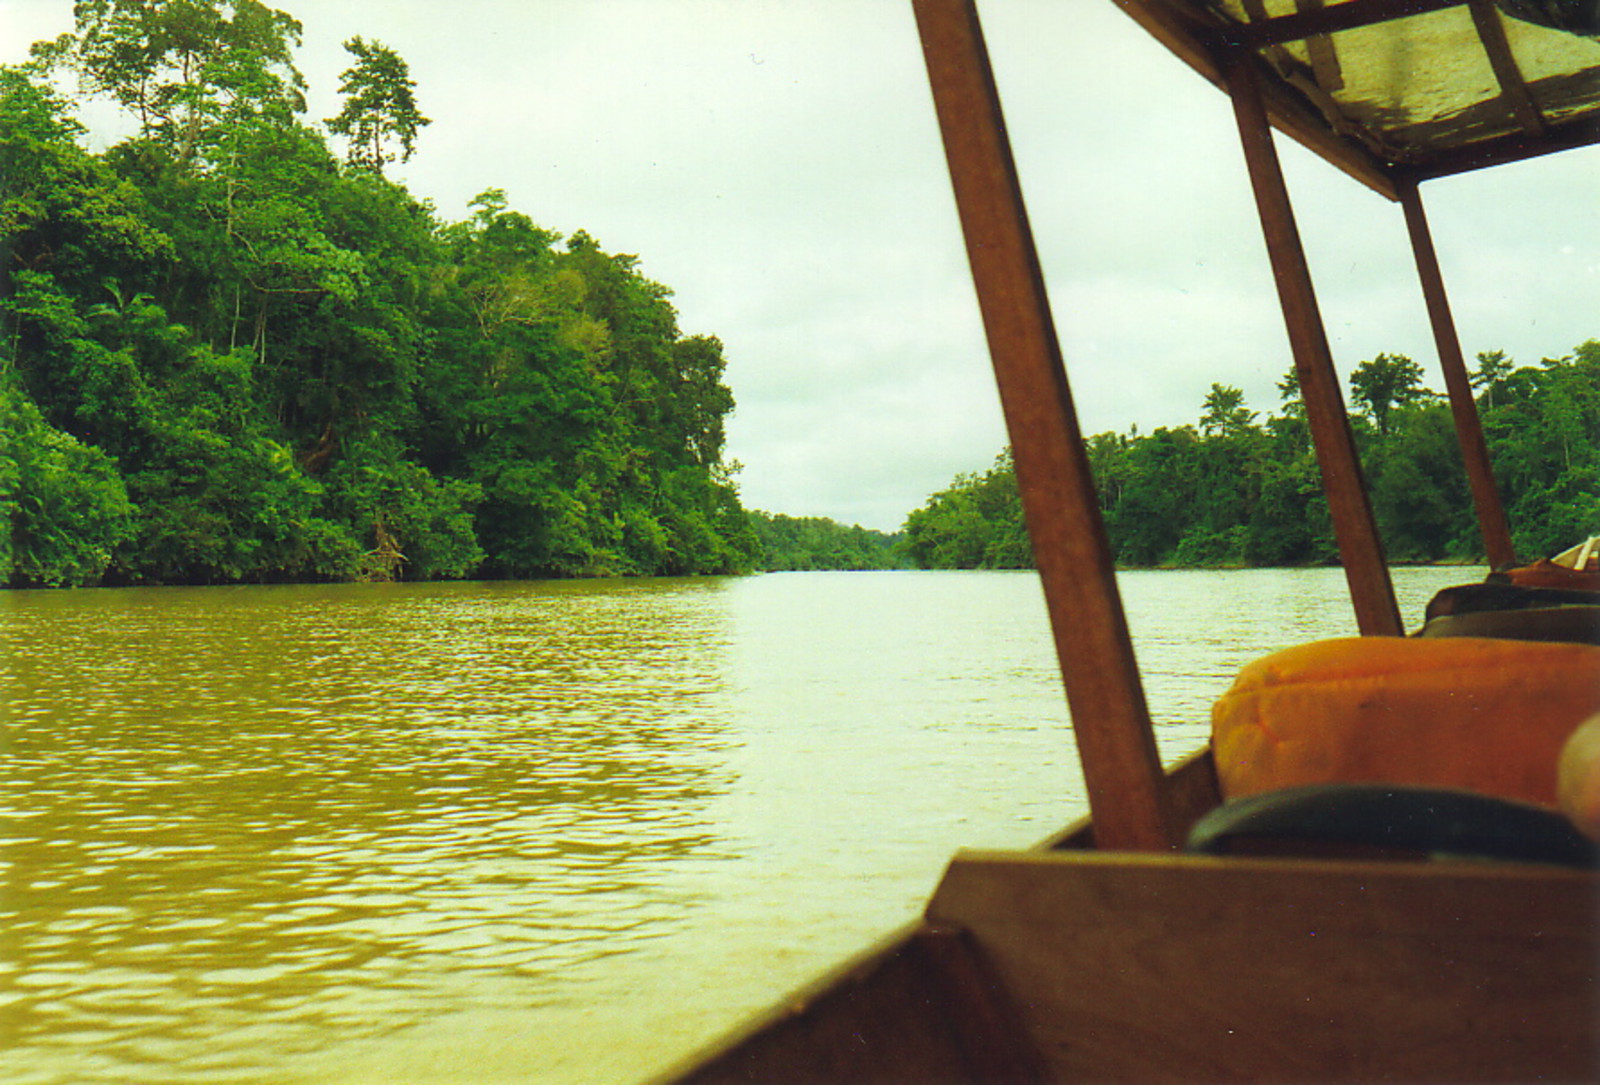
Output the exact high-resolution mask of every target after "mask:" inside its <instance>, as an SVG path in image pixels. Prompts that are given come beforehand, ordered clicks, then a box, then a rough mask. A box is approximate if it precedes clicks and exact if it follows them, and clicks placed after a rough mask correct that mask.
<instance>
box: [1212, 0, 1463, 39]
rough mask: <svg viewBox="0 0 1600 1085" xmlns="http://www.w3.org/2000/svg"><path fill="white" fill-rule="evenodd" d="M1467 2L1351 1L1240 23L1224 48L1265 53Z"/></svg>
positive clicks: (1225, 35)
mask: <svg viewBox="0 0 1600 1085" xmlns="http://www.w3.org/2000/svg"><path fill="white" fill-rule="evenodd" d="M1465 2H1466V0H1348V2H1347V3H1343V4H1336V5H1334V6H1332V7H1326V8H1321V9H1318V10H1316V11H1301V12H1296V13H1295V14H1293V15H1279V16H1278V17H1276V18H1273V19H1263V20H1259V21H1256V22H1249V23H1238V24H1236V25H1234V26H1230V27H1228V28H1227V29H1226V30H1225V31H1223V33H1222V34H1221V44H1222V45H1223V46H1225V47H1230V48H1245V49H1261V48H1264V47H1266V46H1268V45H1281V44H1282V43H1283V42H1286V41H1304V40H1306V39H1307V38H1316V37H1321V36H1322V35H1324V34H1336V33H1338V32H1339V31H1341V30H1354V29H1356V28H1357V27H1362V26H1373V25H1374V24H1377V23H1388V22H1393V21H1394V20H1396V19H1406V18H1409V17H1411V16H1413V15H1425V14H1427V13H1428V12H1430V11H1440V10H1442V9H1444V8H1454V7H1460V6H1461V5H1462V4H1463V3H1465Z"/></svg>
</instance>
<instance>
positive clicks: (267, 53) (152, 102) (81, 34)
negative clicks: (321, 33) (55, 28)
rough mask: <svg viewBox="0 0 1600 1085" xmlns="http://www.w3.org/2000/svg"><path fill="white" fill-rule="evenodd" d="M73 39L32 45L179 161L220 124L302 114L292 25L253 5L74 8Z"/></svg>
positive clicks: (114, 1) (190, 156)
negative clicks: (130, 116) (247, 117)
mask: <svg viewBox="0 0 1600 1085" xmlns="http://www.w3.org/2000/svg"><path fill="white" fill-rule="evenodd" d="M73 13H74V15H75V16H76V21H77V25H76V33H75V34H67V35H62V36H61V37H60V38H58V39H56V40H55V41H54V42H50V43H43V44H41V45H40V46H36V47H35V50H34V52H35V54H36V55H38V56H40V57H42V58H43V59H46V60H49V61H52V62H57V63H64V64H67V65H70V66H71V67H73V68H75V69H76V70H77V71H78V73H79V74H80V76H81V78H82V79H83V81H84V83H85V84H86V85H87V87H88V89H89V90H91V91H92V92H94V93H103V94H106V95H108V96H110V97H111V98H112V100H114V101H115V102H116V103H117V104H118V105H120V106H122V107H123V108H124V109H126V110H128V111H129V112H131V113H133V114H134V116H136V117H137V118H138V119H139V126H140V130H141V132H142V134H143V135H145V136H147V137H149V138H152V139H154V140H156V141H158V142H159V143H161V144H163V145H164V146H166V147H167V148H168V149H169V150H170V151H171V152H172V153H173V155H174V157H175V158H176V159H177V160H178V161H179V162H182V163H186V164H187V163H189V162H191V161H192V160H194V159H195V158H196V157H197V155H198V154H199V153H200V152H201V151H202V150H203V148H204V147H205V145H206V144H207V143H208V142H209V141H210V139H211V137H212V136H213V135H214V133H215V129H216V127H217V126H218V125H219V124H221V123H222V122H223V121H224V120H226V119H228V118H232V119H235V120H237V119H238V118H239V117H241V116H245V115H267V116H272V117H275V118H278V119H287V118H289V117H291V116H292V115H294V114H296V113H300V112H302V111H304V109H305V96H304V90H305V80H304V79H303V78H302V77H301V75H300V72H299V70H298V69H297V68H296V67H295V66H294V57H293V51H294V48H295V46H297V45H299V44H300V33H301V26H300V23H299V22H298V21H297V20H296V19H295V18H294V17H293V16H291V15H289V14H287V13H285V12H282V11H278V10H276V9H274V8H269V7H267V6H266V5H264V4H261V3H259V2H258V0H82V2H81V3H78V4H76V5H74V7H73Z"/></svg>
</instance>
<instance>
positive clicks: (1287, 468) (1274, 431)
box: [901, 340, 1600, 569]
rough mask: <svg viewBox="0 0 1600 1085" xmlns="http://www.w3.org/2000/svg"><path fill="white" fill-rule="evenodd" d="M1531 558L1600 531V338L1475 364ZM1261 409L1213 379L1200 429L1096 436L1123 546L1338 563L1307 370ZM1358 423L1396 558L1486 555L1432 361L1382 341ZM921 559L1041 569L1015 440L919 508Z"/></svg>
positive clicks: (1170, 554)
mask: <svg viewBox="0 0 1600 1085" xmlns="http://www.w3.org/2000/svg"><path fill="white" fill-rule="evenodd" d="M1471 379H1472V384H1473V386H1474V388H1476V389H1477V404H1478V411H1479V415H1480V417H1481V418H1482V420H1483V427H1484V437H1485V441H1486V443H1487V444H1488V448H1489V459H1490V462H1491V463H1492V464H1493V466H1494V471H1495V475H1496V480H1497V482H1498V485H1499V489H1500V495H1501V500H1502V502H1503V503H1504V505H1505V508H1506V514H1507V517H1508V518H1509V519H1510V521H1511V526H1512V531H1513V541H1514V543H1515V547H1516V551H1517V553H1518V555H1519V556H1521V557H1522V558H1524V559H1533V558H1538V557H1543V556H1547V555H1549V554H1553V553H1556V552H1558V551H1560V550H1563V549H1565V548H1567V547H1568V546H1571V545H1572V544H1573V543H1574V542H1576V541H1578V540H1581V539H1583V538H1584V537H1586V536H1588V535H1592V534H1594V533H1595V532H1596V531H1600V341H1597V340H1589V341H1588V342H1585V343H1583V344H1581V345H1579V346H1578V347H1576V348H1574V350H1573V352H1572V353H1571V354H1570V355H1568V356H1565V357H1561V358H1546V359H1544V360H1542V361H1541V362H1540V363H1539V364H1538V365H1531V366H1520V367H1519V366H1516V365H1515V363H1514V362H1513V361H1512V360H1511V359H1510V358H1508V357H1507V356H1506V355H1505V354H1504V352H1502V351H1485V352H1483V353H1480V354H1478V356H1477V360H1476V367H1475V369H1474V371H1473V373H1472V375H1471ZM1278 390H1279V392H1280V393H1281V394H1282V397H1283V402H1282V404H1281V405H1280V408H1279V411H1278V413H1276V414H1272V415H1269V416H1268V417H1267V418H1266V419H1265V420H1264V421H1261V420H1259V419H1260V415H1259V413H1258V412H1256V411H1253V410H1251V409H1249V407H1248V406H1246V404H1245V402H1244V395H1243V393H1242V392H1241V391H1240V390H1239V389H1238V388H1234V387H1231V386H1228V385H1221V384H1213V385H1212V386H1211V391H1210V393H1209V394H1208V395H1207V396H1206V398H1205V402H1204V404H1203V405H1202V408H1201V410H1202V413H1201V415H1200V419H1199V422H1198V425H1185V426H1178V427H1173V428H1165V427H1164V428H1161V429H1157V430H1155V431H1154V432H1152V433H1149V434H1146V435H1139V434H1138V433H1136V432H1132V433H1128V434H1118V433H1101V434H1097V435H1095V436H1093V437H1091V438H1089V439H1088V441H1087V442H1086V444H1087V448H1088V454H1089V461H1090V464H1091V467H1092V468H1093V471H1094V474H1095V479H1096V484H1097V487H1098V496H1099V503H1100V510H1101V513H1102V514H1103V516H1104V518H1105V524H1106V532H1107V535H1108V536H1109V539H1110V543H1111V548H1112V553H1113V555H1114V556H1115V559H1116V561H1117V562H1118V564H1120V565H1124V566H1132V567H1196V566H1211V567H1231V566H1273V565H1290V566H1292V565H1315V564H1328V563H1333V562H1335V561H1337V560H1338V552H1337V549H1336V547H1335V544H1334V540H1333V530H1332V524H1331V521H1330V519H1329V515H1328V506H1327V503H1326V500H1325V499H1324V497H1323V494H1322V484H1321V476H1320V473H1319V470H1318V467H1317V462H1316V455H1315V452H1314V451H1313V449H1312V446H1311V439H1310V431H1309V428H1308V426H1307V422H1306V418H1305V410H1304V406H1303V404H1302V403H1301V400H1300V389H1299V383H1298V381H1297V379H1296V377H1295V374H1294V372H1293V371H1290V373H1289V374H1288V375H1287V376H1286V377H1285V378H1284V379H1283V380H1282V381H1281V382H1280V383H1279V385H1278ZM1350 402H1351V405H1352V406H1353V407H1354V411H1353V413H1352V416H1351V426H1352V429H1353V431H1354V434H1355V438H1356V444H1357V448H1358V450H1359V452H1360V456H1361V461H1362V465H1363V471H1364V473H1365V475H1366V479H1367V484H1368V488H1369V491H1370V494H1371V500H1372V506H1373V514H1374V516H1375V518H1376V520H1377V523H1378V530H1379V533H1380V535H1381V536H1382V538H1383V541H1384V545H1385V548H1386V551H1387V554H1388V557H1389V559H1390V560H1391V561H1397V562H1435V561H1469V560H1481V558H1482V556H1483V546H1482V542H1481V540H1480V537H1479V534H1478V528H1477V520H1476V516H1475V513H1474V511H1473V506H1472V499H1471V495H1470V493H1469V491H1468V487H1467V480H1466V475H1465V472H1464V469H1463V467H1462V464H1461V454H1460V451H1459V448H1458V445H1457V443H1456V438H1455V432H1454V429H1453V426H1452V423H1451V418H1450V410H1449V407H1448V405H1447V404H1446V402H1445V401H1444V398H1443V397H1442V396H1441V395H1440V394H1438V393H1437V392H1434V391H1432V390H1430V389H1428V388H1427V387H1425V386H1424V385H1423V383H1422V368H1421V366H1419V365H1418V364H1417V363H1416V362H1414V361H1412V360H1411V359H1410V358H1407V357H1404V356H1403V355H1391V354H1380V355H1378V356H1377V357H1376V358H1373V359H1371V360H1368V361H1365V362H1362V363H1361V364H1360V365H1358V366H1356V368H1355V369H1354V370H1353V371H1352V373H1351V377H1350ZM901 545H902V546H903V548H904V551H905V553H906V555H907V556H908V557H909V559H910V560H911V562H912V563H913V564H914V565H916V566H917V567H918V568H924V569H975V568H986V569H1011V568H1026V567H1029V566H1031V565H1032V564H1033V555H1032V550H1031V547H1030V544H1029V542H1028V535H1027V531H1026V528H1025V527H1024V526H1023V516H1022V504H1021V498H1020V495H1019V493H1018V490H1017V480H1016V472H1015V468H1014V467H1013V464H1012V461H1011V455H1010V450H1009V449H1008V450H1006V451H1005V452H1002V453H1001V455H1000V456H999V458H998V459H997V460H996V461H995V463H994V465H993V466H992V467H991V468H990V469H989V470H988V471H986V472H984V473H982V474H976V473H974V474H964V475H960V476H958V477H957V478H956V479H955V480H954V481H953V482H952V483H951V485H950V486H949V487H947V488H946V489H944V490H942V491H940V492H939V493H937V494H934V495H933V496H932V497H931V498H929V500H928V502H927V504H925V505H924V506H923V507H922V508H920V509H917V510H916V511H915V512H913V513H911V515H910V516H909V517H908V518H907V520H906V523H905V527H904V529H903V542H902V544H901Z"/></svg>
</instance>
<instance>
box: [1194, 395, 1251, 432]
mask: <svg viewBox="0 0 1600 1085" xmlns="http://www.w3.org/2000/svg"><path fill="white" fill-rule="evenodd" d="M1203 410H1204V413H1203V414H1202V415H1201V416H1200V432H1201V433H1204V434H1208V435H1218V436H1224V437H1231V436H1233V435H1235V434H1239V433H1243V432H1244V431H1245V430H1247V429H1249V428H1250V424H1251V423H1252V422H1254V421H1255V418H1256V412H1255V411H1252V410H1250V409H1249V408H1248V407H1246V406H1245V405H1244V391H1243V390H1242V389H1239V388H1235V387H1234V386H1233V385H1231V384H1213V385H1212V386H1211V391H1209V392H1207V393H1206V399H1205V403H1204V405H1203Z"/></svg>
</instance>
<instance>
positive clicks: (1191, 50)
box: [1115, 0, 1459, 200]
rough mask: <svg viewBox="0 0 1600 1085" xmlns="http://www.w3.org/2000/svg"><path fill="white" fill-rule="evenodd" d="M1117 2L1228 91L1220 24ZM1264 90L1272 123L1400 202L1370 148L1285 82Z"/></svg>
mask: <svg viewBox="0 0 1600 1085" xmlns="http://www.w3.org/2000/svg"><path fill="white" fill-rule="evenodd" d="M1458 2H1459V0H1458ZM1115 3H1116V4H1117V6H1118V7H1120V8H1122V10H1123V11H1124V12H1126V13H1127V14H1128V16H1129V17H1130V18H1132V19H1133V20H1134V21H1135V22H1137V23H1138V24H1139V25H1140V26H1141V27H1143V28H1144V29H1145V31H1146V32H1148V33H1149V34H1150V35H1151V37H1153V38H1155V39H1156V40H1157V41H1159V42H1160V43H1161V44H1162V45H1164V46H1166V47H1167V48H1168V49H1169V50H1171V51H1172V52H1173V53H1174V54H1175V55H1176V56H1178V57H1179V59H1181V60H1183V61H1184V62H1185V63H1187V64H1188V65H1189V66H1190V67H1192V68H1193V69H1194V70H1195V71H1196V72H1198V73H1199V74H1200V75H1201V76H1202V77H1203V78H1205V79H1206V80H1208V81H1209V82H1211V83H1212V84H1213V85H1215V86H1217V87H1218V88H1220V89H1224V90H1225V89H1226V87H1227V79H1226V76H1225V73H1224V69H1223V67H1222V65H1221V63H1220V62H1219V59H1218V58H1219V57H1225V56H1227V55H1228V54H1229V53H1230V52H1232V51H1231V50H1229V49H1226V48H1221V47H1219V46H1218V44H1217V43H1218V42H1219V41H1220V40H1221V39H1220V37H1219V34H1220V33H1221V31H1222V29H1223V27H1222V26H1221V25H1220V23H1218V24H1207V23H1201V22H1199V21H1197V20H1196V19H1195V18H1193V11H1192V9H1189V8H1183V7H1177V6H1174V5H1172V4H1169V3H1167V2H1165V0H1115ZM1340 6H1341V7H1342V6H1344V5H1340ZM1262 89H1263V97H1264V99H1265V101H1266V103H1267V110H1268V112H1269V114H1270V115H1271V119H1272V124H1273V125H1275V126H1276V127H1277V128H1278V129H1279V130H1280V131H1282V132H1283V133H1284V134H1285V135H1287V136H1288V137H1289V138H1291V139H1293V140H1295V141H1296V142H1298V143H1300V144H1301V145H1303V146H1304V147H1306V149H1308V150H1309V151H1311V152H1312V153H1313V154H1315V155H1317V156H1318V157H1320V158H1322V159H1323V160H1324V161H1326V162H1328V163H1329V164H1330V165H1333V166H1335V167H1337V168H1338V169H1341V170H1343V171H1344V172H1345V173H1346V174H1348V175H1349V176H1351V177H1352V178H1354V179H1355V180H1357V181H1359V182H1361V183H1362V184H1363V185H1366V186H1367V187H1368V188H1370V189H1372V191H1374V192H1376V193H1378V194H1379V195H1380V196H1383V197H1384V198H1385V199H1389V200H1392V199H1395V198H1396V197H1395V192H1394V186H1393V184H1392V182H1391V181H1390V177H1389V166H1388V164H1387V163H1385V162H1383V161H1382V160H1381V159H1379V158H1378V156H1376V155H1375V154H1373V153H1372V151H1371V150H1370V149H1369V148H1368V147H1366V146H1365V145H1364V144H1362V143H1359V142H1357V141H1355V140H1351V139H1346V138H1345V137H1343V136H1341V135H1340V134H1338V133H1337V132H1334V131H1333V130H1332V129H1330V128H1329V127H1328V122H1327V118H1325V117H1323V116H1322V115H1321V114H1319V113H1318V112H1317V111H1316V110H1315V109H1313V108H1311V107H1310V106H1309V105H1308V104H1307V103H1306V102H1305V101H1304V100H1303V99H1302V98H1301V97H1299V95H1298V93H1297V92H1295V91H1292V90H1290V89H1288V88H1287V87H1285V86H1283V84H1282V83H1280V82H1279V81H1277V80H1273V81H1272V82H1271V83H1269V84H1268V85H1267V86H1266V87H1264V88H1262Z"/></svg>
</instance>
